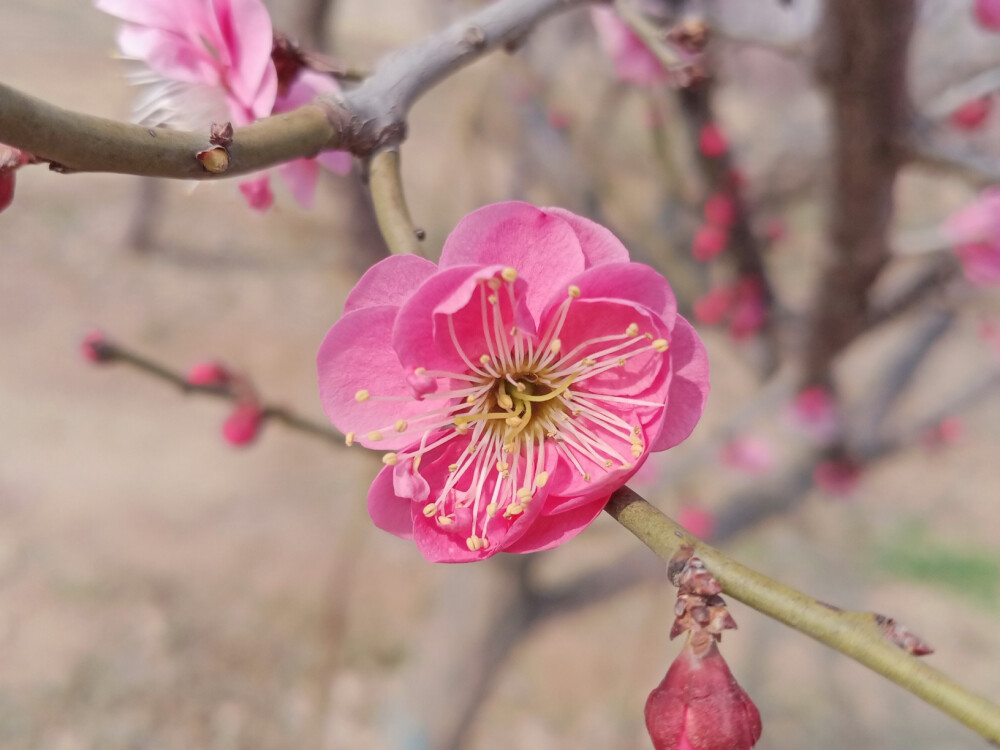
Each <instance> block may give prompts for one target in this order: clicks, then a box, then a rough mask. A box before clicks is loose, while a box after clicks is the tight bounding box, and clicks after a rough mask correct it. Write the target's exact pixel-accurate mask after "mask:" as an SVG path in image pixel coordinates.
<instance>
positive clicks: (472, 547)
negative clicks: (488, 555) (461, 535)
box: [465, 535, 483, 552]
mask: <svg viewBox="0 0 1000 750" xmlns="http://www.w3.org/2000/svg"><path fill="white" fill-rule="evenodd" d="M465 544H466V546H467V547H468V548H469V552H478V551H479V550H481V549H482V548H483V540H482V539H480V538H479V537H478V536H475V535H473V536H470V537H469V538H468V539H466V540H465Z"/></svg>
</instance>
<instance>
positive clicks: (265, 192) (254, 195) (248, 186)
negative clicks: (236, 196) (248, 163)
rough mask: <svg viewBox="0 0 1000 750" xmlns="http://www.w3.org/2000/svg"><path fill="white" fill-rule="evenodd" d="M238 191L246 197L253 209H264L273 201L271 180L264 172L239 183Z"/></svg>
mask: <svg viewBox="0 0 1000 750" xmlns="http://www.w3.org/2000/svg"><path fill="white" fill-rule="evenodd" d="M240 192H241V193H243V197H245V198H246V199H247V203H249V204H250V208H252V209H253V210H254V211H266V210H267V209H269V208H270V207H271V205H272V204H273V203H274V194H273V193H272V192H271V181H270V179H269V178H268V176H267V175H266V174H265V175H263V176H262V177H257V178H255V179H252V180H247V181H246V182H241V183H240Z"/></svg>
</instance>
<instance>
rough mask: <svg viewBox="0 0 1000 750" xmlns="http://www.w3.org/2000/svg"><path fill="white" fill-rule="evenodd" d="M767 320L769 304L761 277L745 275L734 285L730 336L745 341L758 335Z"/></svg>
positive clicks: (735, 339)
mask: <svg viewBox="0 0 1000 750" xmlns="http://www.w3.org/2000/svg"><path fill="white" fill-rule="evenodd" d="M766 322H767V305H766V304H765V302H764V288H763V286H762V285H761V282H760V279H759V278H757V277H756V276H743V277H742V278H741V279H740V280H739V281H737V282H736V285H735V286H734V287H733V305H732V308H731V310H730V318H729V336H730V338H732V339H733V340H734V341H743V340H744V339H748V338H750V337H751V336H754V335H756V334H757V332H758V331H760V329H761V328H763V327H764V324H765V323H766Z"/></svg>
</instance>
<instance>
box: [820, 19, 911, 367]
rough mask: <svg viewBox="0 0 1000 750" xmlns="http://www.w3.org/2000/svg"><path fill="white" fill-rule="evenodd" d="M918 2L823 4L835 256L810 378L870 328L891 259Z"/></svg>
mask: <svg viewBox="0 0 1000 750" xmlns="http://www.w3.org/2000/svg"><path fill="white" fill-rule="evenodd" d="M915 15H916V4H915V3H914V2H913V0H881V2H870V0H837V2H830V3H827V10H826V18H825V20H824V24H823V28H824V33H825V38H824V40H823V42H824V49H823V54H822V55H821V57H820V62H819V74H820V76H821V78H822V79H823V80H824V82H825V83H826V85H827V87H828V89H829V93H830V102H831V108H832V111H831V116H832V119H833V138H834V143H833V162H834V163H833V170H832V171H833V179H834V182H833V186H832V206H831V209H830V228H829V233H830V244H831V249H832V251H833V252H832V260H831V261H830V264H829V266H828V267H827V268H826V270H825V271H824V273H823V275H822V278H821V281H820V290H819V295H818V304H817V307H816V315H815V318H814V320H813V326H812V335H811V337H810V344H809V348H808V349H807V351H806V361H805V381H806V382H807V383H812V382H819V381H822V380H825V379H827V378H828V376H829V373H828V370H829V365H830V362H831V360H832V359H833V358H834V357H835V356H836V355H837V354H838V353H839V352H840V351H841V350H842V349H843V348H844V347H845V346H846V345H847V344H848V343H849V342H850V341H851V340H853V339H854V338H855V337H856V336H858V335H859V334H860V333H862V332H863V331H864V330H865V328H866V326H867V316H868V297H869V292H870V290H871V288H872V285H873V284H874V283H875V280H876V278H877V277H878V274H879V272H880V271H881V270H882V268H883V267H884V266H885V264H886V262H887V261H888V258H889V246H888V240H887V233H888V229H889V224H890V221H891V219H892V212H893V187H894V185H895V182H896V175H897V173H898V171H899V167H900V164H901V162H902V159H903V149H902V147H901V144H902V143H903V142H904V140H905V137H906V131H907V126H908V123H909V116H910V107H909V99H908V97H907V86H906V67H907V50H908V47H909V42H910V35H911V32H912V30H913V23H914V17H915Z"/></svg>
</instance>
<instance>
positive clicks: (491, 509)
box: [486, 503, 497, 518]
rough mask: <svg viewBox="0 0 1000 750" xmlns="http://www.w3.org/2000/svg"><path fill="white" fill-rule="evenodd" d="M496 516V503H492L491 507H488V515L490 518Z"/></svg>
mask: <svg viewBox="0 0 1000 750" xmlns="http://www.w3.org/2000/svg"><path fill="white" fill-rule="evenodd" d="M496 514H497V504H496V503H490V504H489V505H487V506H486V515H488V516H489V517H490V518H493V517H494V516H495V515H496Z"/></svg>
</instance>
